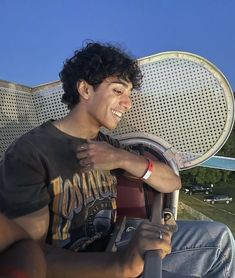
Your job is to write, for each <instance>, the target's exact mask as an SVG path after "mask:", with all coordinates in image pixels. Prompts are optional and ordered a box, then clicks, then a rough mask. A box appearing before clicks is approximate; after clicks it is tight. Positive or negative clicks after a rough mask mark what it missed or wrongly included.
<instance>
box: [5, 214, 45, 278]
mask: <svg viewBox="0 0 235 278" xmlns="http://www.w3.org/2000/svg"><path fill="white" fill-rule="evenodd" d="M0 277H9V278H44V277H46V261H45V258H44V255H43V252H42V250H41V249H40V247H39V246H38V244H36V243H35V242H34V241H33V240H32V239H30V237H29V235H28V234H27V233H26V232H25V231H24V230H23V229H22V228H21V227H20V226H19V225H17V224H16V223H14V221H12V220H9V219H7V218H6V217H5V216H4V215H2V214H0Z"/></svg>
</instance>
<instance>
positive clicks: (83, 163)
mask: <svg viewBox="0 0 235 278" xmlns="http://www.w3.org/2000/svg"><path fill="white" fill-rule="evenodd" d="M79 164H80V165H81V166H83V167H90V166H92V162H91V160H90V158H89V157H86V158H83V159H80V160H79Z"/></svg>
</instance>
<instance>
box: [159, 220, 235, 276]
mask: <svg viewBox="0 0 235 278" xmlns="http://www.w3.org/2000/svg"><path fill="white" fill-rule="evenodd" d="M177 225H178V231H177V232H175V233H174V235H173V238H172V252H171V254H170V255H168V256H167V257H166V258H165V259H164V260H163V262H162V266H163V270H165V271H167V272H171V273H177V274H179V275H180V274H181V275H185V276H186V277H191V276H193V277H208V278H209V277H213V278H224V277H226V278H228V277H229V278H235V242H234V238H233V235H232V233H231V231H230V230H229V229H228V227H227V226H225V225H224V224H221V223H218V222H207V221H177ZM163 277H164V276H163ZM175 277H177V275H176V276H175Z"/></svg>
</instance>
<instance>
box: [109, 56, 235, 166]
mask: <svg viewBox="0 0 235 278" xmlns="http://www.w3.org/2000/svg"><path fill="white" fill-rule="evenodd" d="M139 62H140V67H141V70H142V73H143V75H144V80H143V85H142V88H141V92H137V91H134V92H133V93H132V101H133V107H132V109H131V110H130V111H129V112H128V113H127V114H126V115H125V117H124V118H123V119H122V121H121V122H120V124H119V127H118V128H117V129H115V130H114V131H112V132H110V131H107V130H105V132H106V133H108V134H111V135H114V136H115V135H121V134H126V133H130V132H144V133H148V134H153V135H157V136H159V137H161V138H163V139H164V140H166V141H167V142H168V143H170V144H171V145H172V146H174V147H175V148H176V149H177V150H178V152H179V153H180V154H181V156H182V159H183V162H184V167H183V168H182V169H187V168H190V167H193V166H196V165H198V164H200V163H202V162H203V161H205V160H206V159H208V158H209V157H210V156H212V155H214V154H215V153H216V152H217V151H218V150H219V149H220V148H221V147H222V146H223V144H224V143H225V142H226V139H227V138H228V136H229V134H230V132H231V129H232V126H233V121H234V100H233V92H232V90H231V88H230V86H229V84H228V81H227V80H226V78H225V77H224V75H223V74H222V73H221V72H220V71H219V70H218V69H217V68H216V67H215V66H214V65H213V64H211V63H210V62H208V61H207V60H205V59H204V58H202V57H199V56H197V55H194V54H191V53H186V52H164V53H160V54H157V55H153V56H150V57H147V58H143V59H140V60H139Z"/></svg>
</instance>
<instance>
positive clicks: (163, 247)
mask: <svg viewBox="0 0 235 278" xmlns="http://www.w3.org/2000/svg"><path fill="white" fill-rule="evenodd" d="M142 248H143V250H144V253H143V254H145V253H146V252H147V251H152V250H157V251H159V253H160V256H161V258H162V259H163V258H164V257H165V256H166V255H168V254H170V253H171V245H170V244H169V243H167V242H166V241H161V240H158V241H155V240H151V239H149V240H148V241H147V242H145V243H144V244H143V246H142Z"/></svg>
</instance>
